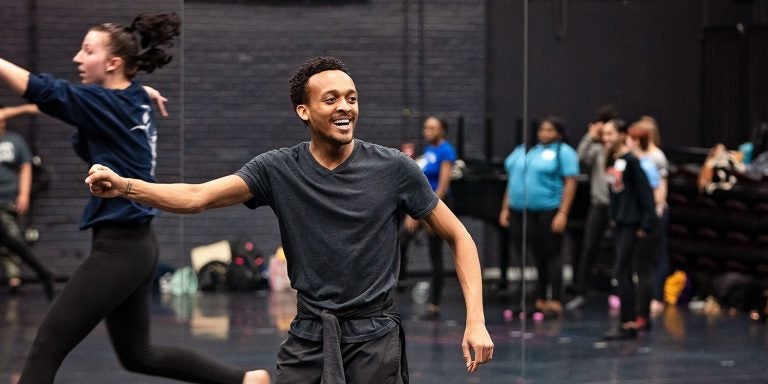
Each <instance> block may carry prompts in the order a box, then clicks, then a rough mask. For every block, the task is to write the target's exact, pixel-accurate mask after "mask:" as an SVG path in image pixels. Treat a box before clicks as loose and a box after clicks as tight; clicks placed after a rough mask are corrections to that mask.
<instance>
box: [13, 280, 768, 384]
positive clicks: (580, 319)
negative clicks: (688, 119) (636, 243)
mask: <svg viewBox="0 0 768 384" xmlns="http://www.w3.org/2000/svg"><path fill="white" fill-rule="evenodd" d="M59 288H60V287H59ZM411 293H412V292H411V291H410V289H405V290H402V291H400V292H398V293H397V302H398V305H399V309H400V311H401V312H402V314H403V317H404V319H405V322H404V326H405V330H406V332H407V343H408V349H407V354H408V360H409V364H410V375H411V382H412V383H414V384H432V383H439V384H452V383H502V384H506V383H589V384H598V383H676V384H685V383H698V384H708V383H758V382H764V383H768V364H767V362H768V353H766V352H767V351H768V332H766V331H767V330H768V326H767V325H766V323H763V322H756V321H751V320H749V319H748V318H747V316H745V315H738V316H727V315H720V316H704V315H698V314H694V313H691V312H690V311H688V310H687V309H678V308H667V309H666V310H665V312H664V313H663V314H662V315H661V316H659V317H657V318H655V319H654V320H655V321H654V323H653V329H652V330H651V331H650V332H647V333H643V334H641V335H640V337H639V338H638V339H637V340H632V341H614V342H607V343H606V342H602V340H601V337H602V334H603V332H605V331H606V330H607V329H608V328H609V327H610V326H611V325H612V324H614V323H615V321H616V319H615V315H614V316H612V315H611V314H610V313H609V311H608V309H607V304H606V298H605V295H602V294H598V293H595V294H592V295H590V296H588V302H587V305H586V306H585V307H583V309H582V310H580V311H578V312H569V313H566V314H565V316H564V317H563V318H561V319H556V320H545V321H533V320H530V319H528V320H521V319H520V318H519V317H518V316H517V314H516V313H515V314H514V316H512V317H511V318H510V317H509V312H507V313H506V315H507V316H506V317H505V311H508V310H509V309H510V308H512V307H515V305H513V304H511V303H512V302H514V301H516V300H515V299H513V298H511V297H510V296H505V295H499V294H496V293H494V292H493V291H491V290H490V289H489V290H488V292H487V293H486V297H485V303H486V319H487V325H488V329H489V331H490V333H491V336H492V337H493V340H494V343H495V345H496V351H495V354H494V360H493V361H492V362H491V363H489V364H487V365H484V366H482V368H481V370H480V371H478V372H477V373H475V374H468V373H466V371H465V369H464V365H463V360H462V355H461V350H460V343H461V337H462V334H463V330H464V328H463V318H464V307H463V303H462V301H461V296H460V292H459V286H458V283H457V281H456V280H455V279H449V280H448V282H447V284H446V289H445V297H444V304H443V306H442V307H443V308H442V309H443V312H442V314H441V316H440V317H439V319H437V320H425V319H423V318H422V317H421V314H423V311H424V308H423V305H421V304H417V303H415V302H414V301H413V295H412V294H411ZM417 297H418V295H417ZM294 305H295V299H294V298H293V296H292V295H291V294H289V293H270V292H264V291H256V292H236V293H227V292H222V293H205V294H198V295H196V296H192V297H170V296H162V295H158V296H156V297H155V298H154V299H153V303H152V335H153V339H154V342H155V343H156V344H172V345H183V346H186V347H190V348H194V349H197V350H199V351H203V352H205V353H207V354H208V355H210V356H216V357H218V358H220V359H222V360H224V361H227V362H229V363H231V364H234V365H237V366H241V367H243V368H248V369H255V368H257V367H267V368H268V369H270V371H271V372H273V374H274V366H275V355H276V352H277V349H278V346H279V344H280V342H281V340H282V339H283V338H284V337H285V335H286V329H287V326H288V324H289V323H290V320H291V319H292V317H293V315H294V311H295V307H294ZM48 306H49V304H48V302H46V301H45V299H44V297H43V295H42V290H41V288H39V287H38V286H36V284H30V285H28V286H25V287H24V290H23V292H22V293H20V294H18V295H10V294H9V293H8V291H7V288H5V287H0V384H5V383H12V382H13V381H14V380H15V377H17V376H18V372H19V371H20V369H21V367H22V365H23V363H24V358H25V356H26V354H27V352H28V350H29V346H30V344H31V343H32V340H33V338H34V336H35V331H36V329H37V326H38V325H39V324H40V322H41V320H42V318H43V316H44V314H45V312H46V310H47V308H48ZM56 382H57V383H121V384H133V383H171V382H173V381H171V380H166V379H159V378H154V377H147V376H142V375H137V374H132V373H129V372H126V371H125V370H123V369H121V368H120V366H119V363H118V362H117V359H116V358H115V356H114V353H113V352H112V349H111V346H110V343H109V340H108V338H107V335H106V330H105V329H104V326H103V324H102V325H99V326H98V327H97V328H96V329H95V330H94V332H92V333H91V335H90V336H89V337H88V338H86V339H85V340H84V341H83V342H82V343H81V344H80V345H79V346H77V347H76V348H75V350H74V351H73V352H72V353H71V354H70V355H69V356H68V357H67V359H66V360H65V361H64V364H63V365H62V367H61V370H60V371H59V374H58V377H57V380H56Z"/></svg>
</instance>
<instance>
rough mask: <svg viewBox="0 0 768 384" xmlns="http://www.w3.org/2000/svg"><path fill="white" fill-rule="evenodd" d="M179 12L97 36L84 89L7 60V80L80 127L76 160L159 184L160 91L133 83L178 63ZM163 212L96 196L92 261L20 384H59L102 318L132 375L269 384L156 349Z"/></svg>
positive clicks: (78, 274) (89, 208)
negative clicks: (155, 280) (157, 229)
mask: <svg viewBox="0 0 768 384" xmlns="http://www.w3.org/2000/svg"><path fill="white" fill-rule="evenodd" d="M180 25H181V20H180V19H179V17H178V16H177V15H175V14H160V15H147V14H143V15H139V16H138V17H136V18H135V19H134V20H133V23H132V24H131V25H130V26H122V25H120V24H114V23H107V24H100V25H96V26H94V27H92V28H90V30H89V31H88V33H87V34H86V35H85V38H84V39H83V43H82V46H81V48H80V50H79V52H77V54H76V55H75V57H74V59H73V61H74V62H75V64H77V69H78V72H79V75H80V80H81V82H82V84H78V85H73V84H69V83H68V82H66V81H64V80H59V79H55V78H53V77H52V76H50V75H38V74H31V73H29V71H27V70H25V69H23V68H20V67H18V66H16V65H14V64H12V63H10V62H8V61H5V60H2V59H0V81H2V82H3V83H5V84H7V85H8V86H9V87H10V88H11V90H13V91H15V92H16V93H18V94H19V95H22V96H23V97H24V98H26V99H27V100H28V101H29V102H31V103H34V104H37V106H38V108H39V109H40V111H42V112H43V113H46V114H48V115H51V116H53V117H56V118H58V119H61V120H62V121H64V122H66V123H69V124H71V125H74V126H76V127H77V130H76V131H75V133H74V137H73V144H74V149H75V152H76V153H77V155H78V156H79V157H80V158H82V159H83V160H84V161H86V162H87V163H88V164H89V165H92V164H95V163H101V164H110V166H112V167H114V168H115V169H120V170H121V171H122V172H123V173H125V174H128V175H131V176H132V177H134V178H136V179H140V180H145V181H149V182H154V181H155V160H156V157H157V156H156V155H157V153H156V139H157V130H156V127H155V124H154V119H153V109H152V106H151V105H152V100H150V94H151V95H152V96H153V97H154V98H155V100H156V101H157V100H160V102H159V105H160V110H161V113H163V111H164V109H163V107H162V105H163V102H164V100H163V99H162V98H161V97H160V96H159V94H157V92H156V91H154V90H153V89H148V88H145V87H142V86H141V85H140V84H139V83H137V82H135V81H133V78H134V77H135V76H136V74H137V73H138V72H139V71H145V72H152V71H154V70H155V69H157V68H161V67H163V66H164V65H165V64H168V63H169V62H170V61H171V56H170V55H168V54H167V53H166V52H165V49H166V48H167V47H170V46H171V45H172V44H173V41H174V39H175V38H176V37H177V36H178V35H179V29H180ZM156 214H157V210H156V209H154V208H152V207H150V206H148V205H145V204H138V203H135V202H132V201H130V200H128V199H124V198H123V199H102V198H98V197H93V196H92V197H91V199H90V200H89V202H88V204H87V205H86V207H85V211H84V213H83V217H82V221H81V222H80V228H81V229H91V230H92V233H93V242H92V244H93V245H92V249H91V254H90V256H89V257H88V258H86V259H85V260H84V261H83V263H82V264H81V265H80V267H79V268H78V269H77V270H76V271H75V272H74V273H73V274H72V276H71V277H70V278H69V281H68V283H67V285H66V286H65V287H64V289H63V291H62V292H61V294H60V295H59V297H58V298H57V299H56V301H55V302H54V303H53V305H52V306H51V309H50V310H49V311H48V314H47V315H46V316H45V319H44V320H43V322H42V324H41V325H40V328H39V329H38V332H37V336H36V337H35V341H34V343H33V345H32V349H31V351H30V353H29V357H28V358H27V361H26V364H25V366H24V370H23V372H22V374H21V378H20V380H19V383H21V384H25V383H35V384H38V383H52V382H53V381H54V378H55V376H56V371H57V370H58V368H59V366H60V365H61V363H62V361H63V360H64V358H65V357H66V356H67V354H68V353H69V352H70V351H71V350H72V349H73V348H74V347H75V346H76V345H77V344H78V343H80V341H82V340H83V339H84V338H85V337H86V336H87V335H88V333H90V332H91V330H92V329H93V328H94V327H95V326H96V325H97V324H98V323H99V322H100V321H101V320H106V324H107V329H108V331H109V335H110V338H111V340H112V344H113V346H114V349H115V352H116V353H117V355H118V357H119V359H120V361H121V363H122V364H123V366H124V367H126V368H127V369H128V370H130V371H134V372H139V373H144V374H149V375H155V376H163V377H168V378H173V379H178V380H184V381H189V382H198V383H232V384H235V383H241V382H246V383H268V382H269V375H268V373H267V372H266V371H252V372H248V373H247V374H246V372H245V371H244V370H240V369H236V368H234V367H230V366H227V365H224V364H221V363H218V362H216V361H213V360H211V359H209V358H207V357H205V356H203V355H202V354H198V353H195V352H192V351H190V350H186V349H182V348H175V347H161V346H154V345H151V344H150V337H149V308H148V307H149V294H150V289H151V286H152V277H153V275H154V272H155V268H156V265H157V259H158V247H157V240H156V239H155V235H154V233H153V231H152V228H151V226H150V223H151V221H152V218H153V217H154V216H155V215H156Z"/></svg>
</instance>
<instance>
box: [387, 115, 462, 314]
mask: <svg viewBox="0 0 768 384" xmlns="http://www.w3.org/2000/svg"><path fill="white" fill-rule="evenodd" d="M422 133H423V135H424V141H426V142H427V146H426V147H425V148H424V154H423V155H422V156H420V157H419V158H418V159H416V162H417V163H418V164H419V166H420V167H421V170H422V172H424V175H425V176H427V181H429V186H430V187H432V190H433V191H435V194H437V197H439V198H440V199H442V200H443V201H444V202H446V204H447V205H448V206H449V207H450V206H451V198H450V193H449V192H450V185H451V167H452V166H453V163H454V162H456V151H455V150H454V149H453V146H452V145H451V144H450V143H449V142H448V141H446V140H445V135H446V134H447V133H448V123H447V122H446V121H445V120H443V119H441V118H439V117H435V116H430V117H427V118H426V119H425V120H424V127H423V129H422ZM419 226H420V224H419V222H418V221H416V220H414V219H413V218H411V217H410V216H405V219H404V221H403V229H402V231H401V233H400V279H404V278H405V276H406V272H407V264H408V245H409V243H410V242H411V240H412V239H413V237H414V235H415V234H416V233H417V230H418V229H419ZM425 229H426V232H427V239H428V244H429V259H430V260H431V262H432V285H431V286H430V287H431V292H430V296H429V303H428V304H427V316H428V317H436V316H437V315H439V314H440V298H441V297H442V292H443V239H442V238H441V237H440V236H439V235H437V234H436V233H435V232H434V231H433V230H432V229H431V228H428V227H427V228H425Z"/></svg>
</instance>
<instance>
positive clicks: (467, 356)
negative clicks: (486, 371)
mask: <svg viewBox="0 0 768 384" xmlns="http://www.w3.org/2000/svg"><path fill="white" fill-rule="evenodd" d="M461 349H462V352H463V354H464V362H465V363H466V365H467V372H470V373H472V372H475V371H477V370H478V368H480V365H481V364H485V363H487V362H489V361H491V359H493V341H491V335H489V334H488V330H487V329H486V328H485V325H475V326H471V325H467V328H466V330H465V331H464V340H463V341H462V342H461ZM472 353H474V356H473V355H472Z"/></svg>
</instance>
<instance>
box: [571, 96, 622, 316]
mask: <svg viewBox="0 0 768 384" xmlns="http://www.w3.org/2000/svg"><path fill="white" fill-rule="evenodd" d="M616 117H618V112H617V111H616V110H615V109H613V107H611V106H605V107H603V108H601V109H600V110H599V111H598V112H597V114H596V115H595V118H594V119H593V120H592V121H591V122H590V123H589V126H588V129H587V134H586V135H584V137H583V138H582V139H581V141H580V142H579V146H578V147H577V148H576V152H577V153H578V155H579V163H581V165H582V167H583V168H584V169H587V170H588V171H589V196H590V206H589V211H588V212H587V218H586V220H585V224H584V239H583V242H582V247H581V252H580V253H579V259H578V263H574V264H576V265H574V272H575V273H574V275H573V292H574V297H573V298H572V299H571V300H569V301H568V302H567V303H566V304H565V309H567V310H575V309H578V308H580V307H581V306H582V305H584V303H585V301H586V299H585V295H586V290H587V289H586V280H587V274H588V273H589V269H590V268H591V267H592V264H593V262H594V260H595V255H596V253H597V250H598V245H599V244H600V240H601V239H602V238H603V233H604V232H605V230H606V228H608V223H609V219H608V203H609V202H610V195H609V192H608V182H607V181H606V179H605V148H604V146H603V143H602V140H601V136H600V131H601V129H602V127H603V124H605V123H607V122H608V121H610V120H611V119H614V118H616Z"/></svg>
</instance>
